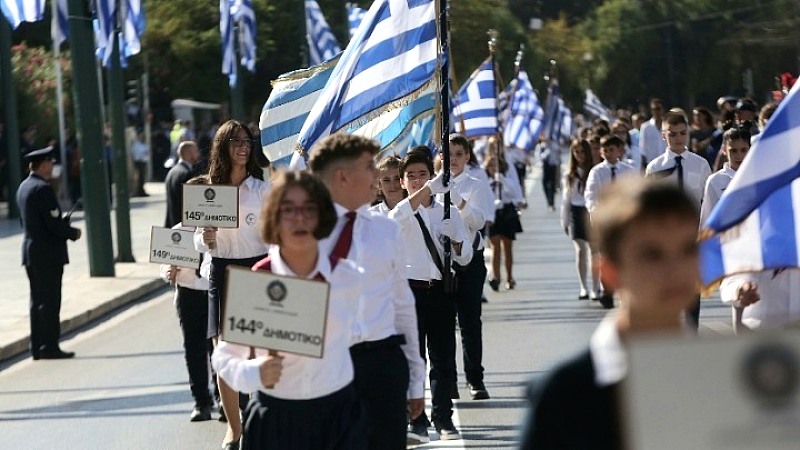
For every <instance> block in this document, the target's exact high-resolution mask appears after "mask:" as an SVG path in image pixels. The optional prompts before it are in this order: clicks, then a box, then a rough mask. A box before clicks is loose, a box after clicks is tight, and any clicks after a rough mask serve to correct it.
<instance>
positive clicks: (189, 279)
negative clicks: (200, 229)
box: [160, 223, 211, 291]
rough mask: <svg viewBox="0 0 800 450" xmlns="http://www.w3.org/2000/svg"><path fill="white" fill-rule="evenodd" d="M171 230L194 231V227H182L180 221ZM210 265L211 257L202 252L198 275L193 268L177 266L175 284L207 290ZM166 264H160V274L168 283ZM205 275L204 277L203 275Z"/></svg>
mask: <svg viewBox="0 0 800 450" xmlns="http://www.w3.org/2000/svg"><path fill="white" fill-rule="evenodd" d="M172 229H173V230H181V231H194V229H195V227H184V226H182V225H181V224H180V223H178V224H177V225H175V226H174V227H172ZM210 266H211V257H210V256H208V252H205V253H203V259H202V261H200V276H197V271H196V270H195V269H190V268H188V267H177V266H176V267H177V269H178V274H177V275H176V276H175V284H176V285H178V286H180V287H184V288H189V289H194V290H197V291H207V290H208V273H209V270H207V268H208V267H210ZM169 267H170V266H169V265H168V264H162V265H161V270H160V272H161V273H160V275H161V279H162V280H164V281H166V282H168V283H169V277H168V276H167V270H168V269H169ZM204 275H205V277H204Z"/></svg>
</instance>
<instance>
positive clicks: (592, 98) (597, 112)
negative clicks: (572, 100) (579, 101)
mask: <svg viewBox="0 0 800 450" xmlns="http://www.w3.org/2000/svg"><path fill="white" fill-rule="evenodd" d="M583 110H584V111H586V113H587V114H589V115H590V116H592V117H599V118H601V119H604V120H608V119H609V116H608V111H609V110H608V107H607V106H606V105H604V104H603V102H601V101H600V98H598V97H597V95H595V93H594V92H592V90H591V89H586V99H585V100H584V101H583Z"/></svg>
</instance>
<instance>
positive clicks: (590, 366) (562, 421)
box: [521, 349, 622, 450]
mask: <svg viewBox="0 0 800 450" xmlns="http://www.w3.org/2000/svg"><path fill="white" fill-rule="evenodd" d="M618 389H619V384H612V385H610V386H603V387H600V386H598V385H597V384H596V382H595V368H594V363H593V362H592V357H591V354H590V353H589V350H588V349H587V350H585V351H583V352H581V353H579V354H578V355H576V356H575V357H573V358H571V359H568V360H567V361H565V362H564V363H562V364H560V365H559V366H558V367H556V368H555V369H553V370H552V371H551V372H550V373H548V374H547V375H546V376H545V377H544V379H540V380H536V381H534V382H532V383H531V385H530V386H529V390H528V398H529V400H530V401H531V413H530V417H529V418H528V423H527V424H526V430H525V432H524V434H523V440H522V446H521V449H523V450H534V449H535V450H538V449H542V450H545V449H553V450H556V449H559V450H600V449H603V450H606V449H608V450H616V449H620V448H622V446H621V437H620V434H621V433H620V432H621V430H620V421H619V407H618V399H617V393H618Z"/></svg>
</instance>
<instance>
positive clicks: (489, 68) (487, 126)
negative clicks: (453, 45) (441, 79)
mask: <svg viewBox="0 0 800 450" xmlns="http://www.w3.org/2000/svg"><path fill="white" fill-rule="evenodd" d="M453 114H454V115H455V116H456V118H457V119H458V120H457V121H456V129H457V130H459V132H461V133H462V134H463V135H464V136H466V137H468V138H473V137H478V136H494V135H495V134H497V127H498V121H497V83H496V81H495V78H494V66H493V64H492V59H491V58H486V61H484V62H483V63H482V64H481V65H480V67H478V69H477V70H475V72H473V73H472V75H471V76H470V77H469V79H468V80H467V82H466V83H464V85H463V86H461V89H459V90H458V94H456V106H455V110H454V112H453ZM462 127H463V129H462Z"/></svg>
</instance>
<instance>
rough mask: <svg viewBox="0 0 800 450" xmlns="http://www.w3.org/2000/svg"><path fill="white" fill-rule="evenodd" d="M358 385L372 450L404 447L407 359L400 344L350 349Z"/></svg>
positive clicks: (390, 449) (357, 388)
mask: <svg viewBox="0 0 800 450" xmlns="http://www.w3.org/2000/svg"><path fill="white" fill-rule="evenodd" d="M350 355H351V356H352V358H353V368H354V370H355V380H354V383H355V387H356V392H358V396H359V397H360V398H361V401H362V402H363V404H364V407H365V412H366V414H365V417H366V418H367V427H368V430H369V448H370V449H371V450H392V449H396V450H405V448H406V425H407V423H408V417H407V412H406V411H407V408H406V401H407V398H408V395H407V391H408V361H406V357H405V355H404V354H403V351H402V350H401V349H400V345H399V344H394V345H390V346H384V347H381V348H375V349H370V350H358V349H357V348H356V349H351V350H350Z"/></svg>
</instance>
